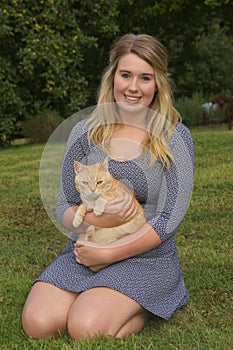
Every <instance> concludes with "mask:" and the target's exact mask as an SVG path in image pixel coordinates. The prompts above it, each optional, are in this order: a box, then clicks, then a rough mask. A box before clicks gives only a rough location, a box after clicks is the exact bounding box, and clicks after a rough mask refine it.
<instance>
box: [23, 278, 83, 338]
mask: <svg viewBox="0 0 233 350" xmlns="http://www.w3.org/2000/svg"><path fill="white" fill-rule="evenodd" d="M77 296H78V294H77V293H72V292H68V291H65V290H62V289H59V288H57V287H55V286H53V285H51V284H48V283H45V282H37V283H36V284H35V285H34V286H33V287H32V289H31V292H30V293H29V295H28V298H27V301H26V303H25V306H24V310H23V315H22V324H23V328H24V331H25V333H26V335H27V336H32V337H33V338H36V339H40V338H47V337H49V336H51V337H56V336H57V335H58V334H59V332H61V331H63V330H64V329H65V328H66V325H67V314H68V312H69V309H70V307H71V305H72V304H73V302H74V300H75V299H76V298H77Z"/></svg>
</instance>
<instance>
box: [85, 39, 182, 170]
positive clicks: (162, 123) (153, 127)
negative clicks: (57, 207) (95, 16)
mask: <svg viewBox="0 0 233 350" xmlns="http://www.w3.org/2000/svg"><path fill="white" fill-rule="evenodd" d="M129 53H133V54H136V55H137V56H139V57H140V58H141V59H143V60H144V61H146V62H147V63H148V64H149V65H150V66H151V67H152V68H153V70H154V76H155V82H156V91H155V94H154V98H153V100H152V102H151V105H150V106H148V108H149V109H150V113H149V114H150V118H148V126H147V135H148V136H147V137H146V139H145V140H144V141H143V145H144V146H145V147H146V149H148V150H149V151H150V155H151V157H150V166H152V165H153V164H154V162H155V160H157V159H159V160H160V161H161V163H162V165H163V166H166V167H167V168H169V165H170V160H171V161H173V157H172V155H171V152H170V150H169V147H168V140H169V139H170V137H171V135H172V131H173V129H174V127H175V126H176V124H177V122H178V121H179V119H180V115H179V113H178V112H177V111H176V109H175V108H174V106H173V99H172V90H171V81H170V78H169V75H168V71H167V53H166V49H165V47H164V46H163V45H162V44H161V43H160V42H159V41H158V40H156V39H155V38H154V37H152V36H150V35H146V34H139V35H135V34H125V35H124V36H123V37H121V38H120V39H119V40H118V41H117V42H116V43H115V45H114V46H113V48H112V50H111V52H110V60H109V65H108V67H107V69H106V70H105V72H104V74H103V76H102V81H101V85H100V89H99V94H98V102H97V109H96V112H94V113H93V114H92V116H91V117H90V119H89V121H88V124H89V133H88V137H89V140H92V141H93V142H94V143H95V144H98V145H101V144H102V145H104V143H105V142H106V141H107V140H110V139H111V136H112V133H113V130H114V127H115V125H116V109H115V107H114V103H113V102H114V101H115V100H114V76H115V72H116V69H117V66H118V62H119V60H120V58H121V57H122V56H124V55H126V54H129ZM98 107H99V108H98ZM100 111H101V112H100Z"/></svg>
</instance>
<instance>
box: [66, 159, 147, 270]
mask: <svg viewBox="0 0 233 350" xmlns="http://www.w3.org/2000/svg"><path fill="white" fill-rule="evenodd" d="M74 170H75V174H76V175H75V187H76V189H77V190H78V191H79V192H80V196H81V199H82V202H83V203H82V204H81V205H80V206H79V208H78V209H77V211H76V213H75V217H74V220H73V226H74V227H78V226H79V225H80V224H81V223H82V222H83V218H84V216H85V214H86V213H87V212H89V211H93V212H94V214H95V215H97V216H98V215H101V214H102V213H103V212H104V210H105V207H106V204H107V202H108V201H109V200H111V199H115V198H117V197H120V196H122V194H123V193H124V192H127V193H129V194H130V195H131V196H132V199H133V201H134V204H135V205H136V206H137V208H138V210H137V212H136V214H135V216H134V217H133V218H132V219H131V220H130V221H128V222H126V223H124V224H122V225H119V226H116V227H111V228H100V229H97V230H95V228H94V226H89V228H88V230H87V233H84V234H80V236H79V240H86V241H91V242H95V243H102V244H108V243H111V242H113V241H115V240H117V239H118V238H120V237H123V236H125V235H127V234H130V233H134V232H136V231H137V230H138V229H139V228H141V227H142V226H143V225H144V224H145V222H146V219H145V216H144V212H143V209H142V207H141V206H140V204H139V203H138V201H137V199H136V198H135V196H134V194H133V192H132V191H131V190H130V189H129V188H128V187H127V186H125V185H124V184H122V183H121V182H120V181H118V180H116V179H114V177H113V176H112V175H111V174H110V172H109V171H108V162H107V159H105V160H104V161H103V162H102V163H96V164H93V165H83V164H82V163H80V162H77V161H75V162H74ZM92 269H93V270H95V271H96V270H97V269H94V268H92Z"/></svg>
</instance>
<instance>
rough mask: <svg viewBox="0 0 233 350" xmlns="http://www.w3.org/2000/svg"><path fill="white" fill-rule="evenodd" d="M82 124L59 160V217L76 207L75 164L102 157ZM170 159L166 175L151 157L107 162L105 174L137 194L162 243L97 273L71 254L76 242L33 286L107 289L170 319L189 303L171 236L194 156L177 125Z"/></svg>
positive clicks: (183, 129) (183, 208)
mask: <svg viewBox="0 0 233 350" xmlns="http://www.w3.org/2000/svg"><path fill="white" fill-rule="evenodd" d="M84 125H85V121H84V120H83V121H81V122H79V123H77V125H76V126H75V127H74V128H73V130H72V132H71V134H70V137H69V139H68V142H67V145H66V151H65V155H64V159H63V167H62V175H61V184H60V190H59V195H58V203H57V216H58V219H59V221H60V222H61V221H62V217H63V214H64V212H65V210H66V209H67V208H69V207H70V206H75V205H80V202H81V201H80V197H79V194H78V193H77V191H76V189H75V187H74V170H73V162H74V160H78V161H81V162H83V163H85V164H93V163H96V162H99V161H102V160H103V159H104V158H105V156H106V155H105V154H104V153H103V151H101V150H100V148H98V147H96V146H95V145H94V144H89V143H88V140H87V130H85V127H84ZM169 148H170V151H171V152H172V154H173V157H174V160H175V162H174V165H173V166H172V167H171V169H170V170H167V169H163V168H162V166H161V163H160V162H159V161H156V162H155V164H154V166H153V167H152V168H148V165H149V160H150V157H149V154H146V155H145V157H139V158H135V159H133V160H128V161H124V162H120V161H116V160H114V159H109V170H110V172H111V173H112V175H113V176H114V177H115V178H117V179H118V180H120V181H122V182H123V183H125V184H126V185H127V186H129V187H130V188H131V189H133V191H134V192H135V195H136V197H137V199H138V200H139V202H140V203H141V205H142V206H143V208H144V212H145V215H146V218H147V222H148V223H149V224H150V225H151V226H152V227H153V229H154V230H155V231H156V232H157V233H158V235H159V236H160V238H161V240H162V244H161V245H160V246H159V247H157V248H154V249H152V250H150V251H148V252H146V253H143V254H140V255H137V256H135V257H132V258H128V259H125V260H122V261H119V262H117V263H114V264H112V265H110V266H108V267H106V268H104V269H102V270H100V271H98V272H92V271H91V270H90V269H89V268H87V267H84V266H82V265H79V264H78V263H77V262H76V260H75V256H74V253H73V244H74V240H73V239H72V238H71V239H70V241H69V243H68V245H67V246H66V248H65V249H64V250H63V251H62V252H61V253H60V255H59V256H58V257H57V258H56V259H55V261H53V262H52V263H51V264H50V265H49V266H48V267H47V268H46V269H45V271H44V272H43V273H42V274H41V275H40V276H39V278H38V279H37V280H36V281H45V282H47V283H50V284H53V285H55V286H57V287H59V288H62V289H64V290H68V291H73V292H82V291H86V290H88V289H90V288H93V287H100V286H104V287H108V288H112V289H114V290H117V291H119V292H121V293H123V294H126V295H127V296H129V297H130V298H132V299H134V300H136V301H137V302H138V303H139V304H140V305H141V306H142V307H144V308H145V309H146V310H148V311H150V312H151V313H152V314H154V315H157V316H160V317H162V318H164V319H169V318H170V317H171V316H172V315H173V314H174V313H175V312H176V311H177V310H178V309H179V308H180V307H182V306H184V305H185V304H186V302H187V300H188V298H189V293H188V291H187V289H186V287H185V283H184V280H183V276H182V271H181V267H180V264H179V260H178V253H177V249H176V242H175V237H174V236H175V233H176V231H177V230H178V227H179V225H180V223H181V221H182V219H183V217H184V215H185V212H186V210H187V207H188V205H189V201H190V197H191V192H192V185H193V176H194V151H193V139H192V136H191V133H190V131H189V130H188V129H187V127H185V126H184V125H183V124H178V125H177V127H176V128H175V129H174V131H173V134H172V137H171V139H170V141H169Z"/></svg>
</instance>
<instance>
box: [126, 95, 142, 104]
mask: <svg viewBox="0 0 233 350" xmlns="http://www.w3.org/2000/svg"><path fill="white" fill-rule="evenodd" d="M124 97H125V99H126V100H127V101H128V102H134V103H136V102H139V101H140V99H141V97H133V96H128V95H125V94H124Z"/></svg>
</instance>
